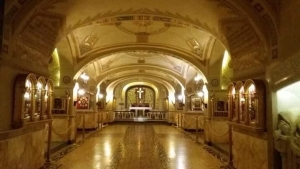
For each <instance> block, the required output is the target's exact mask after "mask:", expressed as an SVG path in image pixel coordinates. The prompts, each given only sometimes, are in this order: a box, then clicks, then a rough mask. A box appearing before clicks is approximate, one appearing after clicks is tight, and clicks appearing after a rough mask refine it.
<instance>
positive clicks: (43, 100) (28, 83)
mask: <svg viewBox="0 0 300 169" xmlns="http://www.w3.org/2000/svg"><path fill="white" fill-rule="evenodd" d="M50 84H51V85H50ZM46 86H47V82H46V80H45V78H44V77H42V76H41V77H39V78H37V77H36V76H35V75H34V74H21V75H18V76H17V78H16V80H15V86H14V107H13V121H12V127H13V128H21V127H22V126H23V125H24V124H27V123H30V122H34V121H39V120H43V119H45V116H44V115H45V114H44V112H45V111H46V109H47V111H48V115H47V116H46V118H49V117H50V118H51V115H49V110H48V108H47V107H49V105H50V104H51V102H50V101H48V98H49V95H50V93H51V92H52V90H53V85H52V82H51V80H48V86H47V88H46ZM49 91H51V92H49ZM47 111H46V112H47Z"/></svg>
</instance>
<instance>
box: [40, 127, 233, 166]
mask: <svg viewBox="0 0 300 169" xmlns="http://www.w3.org/2000/svg"><path fill="white" fill-rule="evenodd" d="M226 159H227V157H226V156H224V155H222V154H221V153H219V152H218V151H217V150H215V149H213V148H210V147H208V146H206V145H203V144H201V143H198V142H195V140H193V139H192V138H191V137H189V136H188V134H186V133H185V132H183V131H181V130H180V129H178V128H175V127H173V126H169V125H164V124H149V123H130V124H113V125H108V126H106V127H105V128H103V129H102V130H99V131H97V132H95V133H93V134H91V135H90V136H88V137H87V138H86V139H85V140H84V141H81V142H78V143H77V144H73V145H70V146H68V147H67V148H65V149H63V150H62V151H60V152H57V153H54V154H52V156H51V160H52V162H51V165H50V166H48V167H46V168H49V169H50V168H51V169H52V168H53V169H54V168H58V169H219V168H230V167H229V166H227V163H226V161H227V160H226Z"/></svg>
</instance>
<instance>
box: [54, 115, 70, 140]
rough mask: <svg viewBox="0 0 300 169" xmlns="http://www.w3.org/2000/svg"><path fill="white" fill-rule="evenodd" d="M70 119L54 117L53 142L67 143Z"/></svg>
mask: <svg viewBox="0 0 300 169" xmlns="http://www.w3.org/2000/svg"><path fill="white" fill-rule="evenodd" d="M69 130H70V129H69V118H68V117H67V116H65V117H55V116H54V117H53V122H52V138H51V141H55V142H56V141H67V140H68V137H69V136H68V133H69Z"/></svg>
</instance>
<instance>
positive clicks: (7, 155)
mask: <svg viewBox="0 0 300 169" xmlns="http://www.w3.org/2000/svg"><path fill="white" fill-rule="evenodd" d="M20 130H22V129H20ZM15 132H16V131H8V132H7V133H6V134H5V135H11V134H12V135H14V133H15ZM22 133H25V132H24V131H23V130H22ZM44 144H45V130H44V129H42V130H38V131H35V132H30V133H28V134H24V135H20V136H17V137H12V138H8V139H3V140H1V141H0V150H1V151H0V168H1V169H2V168H3V169H6V168H7V169H8V168H13V169H27V168H28V169H38V168H41V167H42V166H43V165H44V146H41V145H44Z"/></svg>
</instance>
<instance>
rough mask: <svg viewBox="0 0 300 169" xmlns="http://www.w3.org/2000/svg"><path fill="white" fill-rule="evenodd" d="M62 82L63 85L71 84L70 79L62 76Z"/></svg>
mask: <svg viewBox="0 0 300 169" xmlns="http://www.w3.org/2000/svg"><path fill="white" fill-rule="evenodd" d="M63 82H64V84H69V83H70V82H71V78H70V77H69V76H64V78H63Z"/></svg>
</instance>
